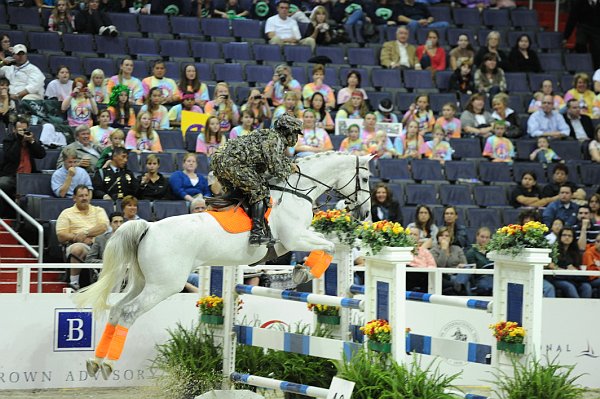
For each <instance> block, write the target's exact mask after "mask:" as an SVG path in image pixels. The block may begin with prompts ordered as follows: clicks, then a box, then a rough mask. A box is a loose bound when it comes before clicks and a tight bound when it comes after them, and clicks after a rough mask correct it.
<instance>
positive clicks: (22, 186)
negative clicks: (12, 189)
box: [16, 173, 54, 197]
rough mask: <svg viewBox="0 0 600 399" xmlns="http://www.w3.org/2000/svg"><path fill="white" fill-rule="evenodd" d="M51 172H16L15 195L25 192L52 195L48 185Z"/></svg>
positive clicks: (21, 194) (25, 193)
mask: <svg viewBox="0 0 600 399" xmlns="http://www.w3.org/2000/svg"><path fill="white" fill-rule="evenodd" d="M51 179H52V175H51V174H46V173H17V189H16V194H17V197H24V196H26V195H27V194H38V195H49V196H54V193H53V192H52V188H51V187H50V180H51Z"/></svg>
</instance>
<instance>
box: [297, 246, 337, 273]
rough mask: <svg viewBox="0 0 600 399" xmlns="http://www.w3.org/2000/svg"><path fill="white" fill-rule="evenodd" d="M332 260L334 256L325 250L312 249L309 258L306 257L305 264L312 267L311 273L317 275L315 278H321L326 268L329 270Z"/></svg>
mask: <svg viewBox="0 0 600 399" xmlns="http://www.w3.org/2000/svg"><path fill="white" fill-rule="evenodd" d="M332 260H333V256H331V255H329V254H328V253H327V252H325V251H312V252H311V253H310V255H308V258H306V262H304V265H305V266H308V267H310V273H311V274H312V275H313V276H315V278H320V277H321V276H322V275H323V273H324V272H325V270H327V268H328V267H329V264H330V263H331V261H332Z"/></svg>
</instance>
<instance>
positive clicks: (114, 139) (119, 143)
mask: <svg viewBox="0 0 600 399" xmlns="http://www.w3.org/2000/svg"><path fill="white" fill-rule="evenodd" d="M108 143H109V145H108V146H107V147H106V148H105V149H104V150H102V154H100V158H98V162H96V169H102V168H105V167H106V166H108V165H109V163H110V160H111V159H112V153H113V150H114V149H115V148H116V147H124V146H125V133H123V131H122V130H121V129H115V130H113V131H112V132H110V134H109V135H108Z"/></svg>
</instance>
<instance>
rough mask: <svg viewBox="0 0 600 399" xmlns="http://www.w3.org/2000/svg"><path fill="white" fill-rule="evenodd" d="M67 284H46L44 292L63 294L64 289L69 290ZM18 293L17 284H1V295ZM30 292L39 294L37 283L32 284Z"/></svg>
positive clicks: (43, 288)
mask: <svg viewBox="0 0 600 399" xmlns="http://www.w3.org/2000/svg"><path fill="white" fill-rule="evenodd" d="M67 286H68V285H67V284H66V283H62V282H50V283H48V282H46V283H43V284H42V292H43V293H61V292H63V288H67ZM16 292H17V283H14V282H13V283H5V282H0V294H11V293H12V294H14V293H16ZM29 292H37V282H32V283H31V284H30V291H29Z"/></svg>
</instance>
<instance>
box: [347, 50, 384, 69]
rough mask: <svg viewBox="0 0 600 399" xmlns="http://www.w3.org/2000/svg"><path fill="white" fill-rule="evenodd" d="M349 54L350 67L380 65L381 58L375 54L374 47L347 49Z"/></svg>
mask: <svg viewBox="0 0 600 399" xmlns="http://www.w3.org/2000/svg"><path fill="white" fill-rule="evenodd" d="M347 53H348V63H349V64H350V65H357V66H358V65H360V66H365V65H366V66H368V65H371V66H378V65H379V56H378V54H376V53H375V49H373V48H372V47H365V48H359V47H349V48H348V49H347Z"/></svg>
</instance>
